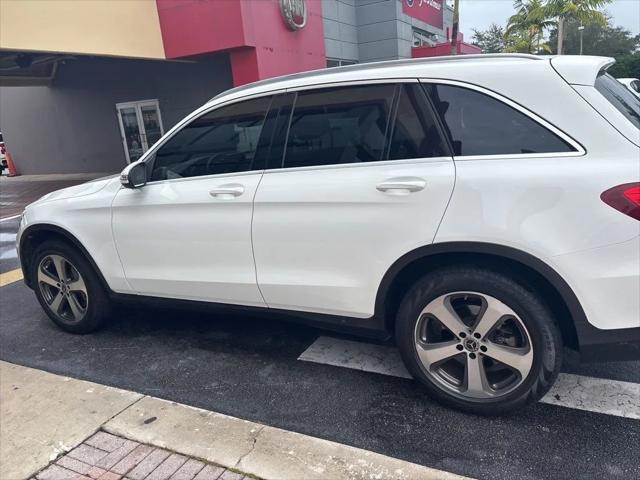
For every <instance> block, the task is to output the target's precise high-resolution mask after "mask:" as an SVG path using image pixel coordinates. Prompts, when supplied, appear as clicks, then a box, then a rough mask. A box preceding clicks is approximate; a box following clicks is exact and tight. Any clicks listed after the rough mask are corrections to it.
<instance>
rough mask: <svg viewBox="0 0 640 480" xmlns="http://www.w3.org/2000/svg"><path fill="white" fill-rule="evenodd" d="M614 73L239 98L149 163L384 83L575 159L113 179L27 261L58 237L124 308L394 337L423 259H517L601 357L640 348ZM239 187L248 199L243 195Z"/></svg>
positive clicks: (35, 208)
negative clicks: (207, 311)
mask: <svg viewBox="0 0 640 480" xmlns="http://www.w3.org/2000/svg"><path fill="white" fill-rule="evenodd" d="M611 62H612V61H611V60H610V59H604V58H599V57H587V56H583V57H579V58H578V57H551V58H541V57H531V56H523V55H520V56H519V55H513V56H503V55H497V56H492V55H482V56H466V57H465V58H442V59H433V60H417V61H400V62H384V63H380V64H371V65H366V66H356V67H345V68H340V69H330V70H326V71H319V72H310V73H307V74H298V75H292V76H288V77H283V78H281V79H274V80H268V81H264V82H258V83H256V84H254V85H249V86H246V87H241V88H237V89H232V90H230V91H228V92H226V93H224V94H222V95H219V96H218V97H215V98H214V99H212V100H211V101H210V102H208V103H207V104H205V105H204V106H202V107H201V108H200V109H198V110H197V111H195V112H194V113H193V114H191V115H190V116H189V117H187V118H186V119H184V120H183V121H182V122H180V123H178V124H177V125H176V126H174V127H173V128H172V129H171V130H170V131H169V132H168V133H167V134H166V135H165V136H164V137H163V139H162V140H160V141H159V142H158V143H157V144H156V145H155V146H154V147H152V148H151V149H150V150H149V151H148V152H147V153H146V155H145V156H144V157H143V158H142V159H141V160H140V161H139V162H145V161H146V160H147V159H150V158H152V157H153V155H154V152H155V151H156V150H157V149H158V148H159V146H161V145H162V144H163V142H165V141H166V139H167V138H171V137H172V135H174V133H176V132H178V131H179V130H180V129H181V128H183V126H184V125H186V124H187V123H188V122H190V121H191V120H192V119H194V118H197V117H198V116H200V115H201V114H202V113H204V112H207V111H210V110H212V109H216V108H218V107H220V106H222V105H226V104H229V103H230V102H234V101H237V100H239V99H243V100H244V99H247V98H251V97H255V96H261V95H265V94H273V93H276V92H285V91H287V92H290V91H297V90H300V89H309V88H311V87H315V88H325V87H327V86H330V85H344V84H360V83H375V82H378V83H382V82H387V83H389V82H391V83H394V82H410V83H416V82H421V83H429V82H435V83H440V84H453V85H463V86H465V87H466V88H469V89H472V90H476V91H480V92H482V93H484V94H486V95H489V96H492V97H494V98H497V99H499V100H500V101H501V102H504V103H506V104H507V105H510V106H512V107H513V108H515V109H517V110H518V111H521V112H524V113H526V115H527V116H529V117H530V118H532V119H533V120H534V121H536V122H538V123H539V124H540V125H542V126H543V127H545V128H546V129H548V130H549V131H551V132H553V133H555V134H556V135H558V136H559V137H560V138H562V139H563V140H565V141H566V142H567V143H568V144H570V145H572V146H573V147H574V149H575V150H574V151H572V152H563V153H558V154H556V153H546V154H537V153H521V154H517V155H513V154H509V155H481V156H454V157H451V156H444V157H439V158H426V159H410V160H387V161H380V162H372V163H351V164H339V165H324V166H312V167H296V168H279V169H271V170H269V169H262V170H258V171H250V172H241V173H233V174H220V175H210V176H200V177H191V178H178V179H169V180H159V181H151V182H149V183H147V184H146V185H145V186H143V187H141V188H124V187H123V186H122V185H121V183H120V180H119V179H118V178H110V179H104V180H100V181H94V182H91V183H87V184H83V185H79V186H75V187H71V188H67V189H64V190H61V191H58V192H54V193H52V194H49V195H47V196H45V197H43V198H42V199H40V200H39V201H37V202H35V203H34V204H31V205H30V206H28V207H27V208H26V210H25V212H24V215H23V218H22V224H21V231H20V234H19V238H18V243H19V245H21V248H20V250H21V257H24V255H25V253H24V252H25V251H24V248H25V247H24V243H22V244H21V238H24V237H25V232H30V231H36V230H37V228H38V227H40V228H46V227H47V226H53V227H55V229H56V231H58V232H66V233H64V234H65V235H69V236H71V237H73V238H74V239H75V241H76V242H77V244H78V245H80V246H81V247H82V248H83V250H84V251H86V253H87V255H88V256H90V258H91V259H92V261H93V263H94V264H95V266H96V267H97V269H98V270H99V272H100V273H101V275H102V277H103V278H104V280H105V282H106V284H107V285H108V288H109V289H110V290H111V292H112V293H114V294H116V295H117V294H126V295H134V296H137V295H139V296H150V297H165V298H173V299H182V300H194V301H204V302H215V303H222V304H233V305H243V306H251V307H262V308H265V309H278V310H288V311H296V312H306V313H311V314H313V315H316V316H317V318H318V319H319V320H323V319H324V318H327V319H329V318H331V319H332V320H331V322H332V323H335V322H336V321H337V322H338V323H340V320H335V317H344V319H345V320H344V322H343V323H345V324H347V325H348V324H350V322H351V323H353V324H354V325H357V326H358V327H363V328H367V327H370V328H371V329H374V328H377V327H379V326H380V325H383V324H384V321H383V320H381V316H382V315H383V314H384V312H382V311H381V308H382V310H384V308H383V307H381V305H383V304H384V299H381V295H382V294H383V293H384V289H385V287H386V286H388V283H389V282H391V281H392V278H393V273H394V272H395V271H396V270H397V269H398V268H400V267H401V266H402V265H405V264H406V263H407V262H408V261H410V260H411V259H412V258H414V257H416V258H417V257H419V256H420V255H421V254H423V253H424V254H425V255H426V254H428V253H429V254H430V252H440V253H442V252H449V253H452V254H465V252H466V253H470V254H474V255H476V254H477V255H490V256H492V258H493V257H501V256H502V255H504V258H508V259H509V261H517V262H522V263H523V264H527V265H529V266H533V265H534V264H535V265H536V267H535V269H537V271H538V273H539V274H540V275H541V276H542V277H545V278H547V280H549V281H550V282H552V283H553V284H554V286H555V287H556V288H557V290H558V292H559V294H560V295H561V296H562V297H563V298H564V300H565V303H566V305H567V309H568V310H569V312H570V314H571V315H570V316H571V317H572V318H566V319H564V320H565V321H566V322H570V323H571V324H572V325H571V326H570V327H569V326H567V330H571V329H575V332H577V333H576V334H577V337H578V345H574V347H577V348H579V349H580V350H581V351H583V353H584V352H586V351H587V350H588V348H589V347H591V346H593V347H594V348H595V347H600V346H601V345H604V344H607V343H609V342H610V341H613V340H614V339H617V340H616V342H617V343H620V342H618V340H619V337H618V336H616V335H615V334H616V331H619V332H623V331H624V332H630V335H631V337H630V338H632V339H635V340H637V339H639V338H640V335H639V333H638V332H640V294H639V292H640V222H639V221H638V220H636V219H634V218H632V217H630V216H628V215H625V214H623V213H621V212H619V211H617V210H615V209H614V208H612V207H611V206H609V205H607V204H606V203H604V202H603V200H601V198H600V197H601V194H602V193H603V192H605V191H607V190H608V189H610V188H612V187H615V186H617V185H621V184H627V183H632V182H639V181H640V146H639V145H640V138H639V137H640V135H639V133H638V130H637V128H635V127H634V125H632V124H631V122H630V121H629V120H628V119H626V118H625V117H624V116H623V115H622V114H621V113H620V112H619V111H618V110H617V109H616V108H615V107H614V106H613V105H612V104H611V103H609V102H608V101H607V100H606V99H605V98H604V97H603V96H602V95H600V93H599V92H598V91H597V90H596V89H595V88H594V83H595V81H596V76H597V75H598V74H599V72H600V71H601V70H602V69H603V68H605V67H606V66H607V65H609V64H610V63H611ZM130 167H131V166H130ZM130 167H129V169H130ZM407 179H408V180H407ZM416 179H417V180H418V181H420V180H421V179H422V180H423V181H424V188H421V189H419V191H415V192H413V193H410V192H409V191H408V190H405V189H403V188H404V187H402V185H401V186H400V187H399V188H397V189H393V188H392V189H391V190H387V191H386V192H385V191H380V188H377V187H380V185H381V184H384V183H385V182H387V183H388V182H391V183H393V182H397V181H400V182H401V183H402V182H403V181H409V183H411V182H415V181H416ZM238 186H240V187H241V188H242V190H243V194H241V195H239V196H234V195H235V193H233V192H234V188H239V187H238ZM215 191H218V192H222V193H218V194H216V195H217V196H212V195H214V193H212V194H210V192H215ZM225 192H231V193H225ZM34 228H35V229H36V230H31V229H34ZM23 265H24V258H23ZM325 316H326V317H325ZM578 317H580V318H578ZM368 322H369V323H370V325H368ZM608 334H611V335H608ZM622 343H624V341H622ZM636 348H637V347H636Z"/></svg>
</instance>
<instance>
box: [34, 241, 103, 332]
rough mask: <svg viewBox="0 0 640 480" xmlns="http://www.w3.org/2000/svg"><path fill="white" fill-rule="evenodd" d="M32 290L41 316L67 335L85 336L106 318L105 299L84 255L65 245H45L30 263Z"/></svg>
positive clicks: (51, 242) (53, 242) (57, 242)
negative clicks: (39, 306)
mask: <svg viewBox="0 0 640 480" xmlns="http://www.w3.org/2000/svg"><path fill="white" fill-rule="evenodd" d="M31 268H32V269H33V271H32V273H31V275H32V276H31V278H33V279H34V290H35V293H36V297H37V298H38V301H39V302H40V305H41V306H42V308H43V309H44V311H45V313H46V314H47V315H48V316H49V318H50V319H51V320H53V322H54V323H55V324H56V325H58V326H59V327H60V328H62V329H63V330H65V331H67V332H71V333H89V332H92V331H94V330H96V329H98V328H99V327H101V326H102V325H103V323H104V322H105V320H106V318H107V317H108V315H109V299H108V296H107V293H106V291H105V289H104V287H103V286H102V284H101V282H100V280H99V278H98V276H97V274H96V272H95V271H94V269H93V268H92V267H91V265H90V264H89V262H88V261H87V260H86V259H85V258H84V256H83V255H82V254H81V253H80V252H78V251H77V250H76V249H75V248H73V247H72V246H70V245H68V244H67V243H64V242H60V241H50V242H45V243H43V244H42V245H40V246H39V247H38V248H37V250H36V251H35V254H34V257H33V260H32V262H31Z"/></svg>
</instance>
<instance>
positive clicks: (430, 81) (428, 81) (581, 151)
mask: <svg viewBox="0 0 640 480" xmlns="http://www.w3.org/2000/svg"><path fill="white" fill-rule="evenodd" d="M419 81H420V84H422V85H423V86H427V85H438V84H440V85H452V86H456V87H462V88H467V89H469V90H473V91H476V92H479V93H482V94H484V95H487V96H489V97H491V98H493V99H495V100H497V101H499V102H501V103H503V104H505V105H507V106H509V107H511V108H513V109H514V110H516V111H518V112H520V113H522V114H523V115H525V116H526V117H528V118H529V119H530V120H532V121H533V122H535V123H537V124H538V125H539V126H541V127H543V128H545V129H546V130H548V131H550V132H551V133H553V134H554V135H556V136H558V137H560V138H561V139H562V140H564V141H565V142H567V143H568V144H569V145H571V146H572V147H573V148H574V149H575V152H547V153H513V154H502V153H500V154H494V155H455V151H454V150H453V146H450V148H451V153H452V154H453V158H454V160H489V159H495V160H500V159H507V158H514V157H516V158H545V157H581V156H583V155H585V154H586V153H587V151H586V150H585V148H584V147H583V146H582V145H581V144H580V143H578V142H577V141H576V140H574V139H573V138H572V137H570V136H569V135H567V134H566V133H564V132H563V131H562V130H560V129H559V128H557V127H556V126H555V125H553V124H551V123H550V122H548V121H546V120H545V119H544V118H542V117H540V116H539V115H537V114H535V113H533V112H532V111H530V110H528V109H526V108H525V107H523V106H522V105H520V104H519V103H516V102H514V101H513V100H510V99H508V98H507V97H504V96H502V95H500V94H498V93H496V92H494V91H493V90H489V89H488V88H484V87H480V86H478V85H475V84H472V83H467V82H460V81H457V80H443V79H437V78H420V79H419ZM425 94H426V92H425ZM427 97H430V96H429V95H428V94H427ZM429 104H430V105H431V107H432V108H434V107H433V100H432V99H431V98H429ZM436 119H437V120H438V123H439V124H440V126H441V128H442V129H443V133H444V132H446V127H445V126H444V125H442V121H441V120H440V118H439V115H436ZM445 136H446V137H447V143H448V144H449V142H450V140H449V135H445Z"/></svg>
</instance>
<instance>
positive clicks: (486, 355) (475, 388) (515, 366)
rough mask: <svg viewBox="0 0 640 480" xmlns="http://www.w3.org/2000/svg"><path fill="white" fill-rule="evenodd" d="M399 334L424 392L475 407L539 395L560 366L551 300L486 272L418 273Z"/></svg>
mask: <svg viewBox="0 0 640 480" xmlns="http://www.w3.org/2000/svg"><path fill="white" fill-rule="evenodd" d="M396 336H397V342H398V345H399V347H400V350H401V354H402V358H403V360H404V362H405V364H406V366H407V368H408V369H409V371H410V372H411V373H412V375H413V376H414V377H415V378H416V379H418V380H419V381H420V382H421V383H422V384H423V385H424V386H425V387H426V388H427V391H428V393H429V394H430V395H431V396H432V397H434V398H435V399H437V400H439V401H440V402H442V403H445V404H447V405H450V406H453V407H455V408H458V409H462V410H465V411H470V412H473V413H480V414H497V413H502V412H505V411H507V410H512V409H515V408H518V407H520V406H522V405H524V404H526V403H528V402H533V401H536V400H538V399H540V398H541V397H542V396H543V395H544V394H545V393H546V392H547V391H548V390H549V388H550V387H551V385H552V384H553V382H554V381H555V379H556V377H557V375H558V372H559V369H560V362H561V351H562V342H561V338H560V334H559V331H558V328H557V326H556V324H555V322H554V320H553V317H552V314H551V312H550V310H549V309H548V307H547V306H546V305H545V304H544V302H543V301H542V300H541V299H540V298H538V296H537V295H536V294H535V293H534V292H533V291H531V290H529V289H527V288H526V287H525V286H524V285H522V284H520V283H518V282H516V281H514V280H513V279H511V278H509V277H507V276H505V275H503V274H500V273H495V272H491V271H485V270H481V269H476V268H471V267H469V268H449V269H442V270H438V271H435V272H433V273H431V274H429V275H428V276H425V277H424V278H422V279H421V280H420V281H418V282H417V283H416V284H415V285H414V286H413V287H412V288H411V289H410V291H409V292H408V293H407V295H406V296H405V298H404V300H403V301H402V303H401V305H400V309H399V311H398V317H397V322H396Z"/></svg>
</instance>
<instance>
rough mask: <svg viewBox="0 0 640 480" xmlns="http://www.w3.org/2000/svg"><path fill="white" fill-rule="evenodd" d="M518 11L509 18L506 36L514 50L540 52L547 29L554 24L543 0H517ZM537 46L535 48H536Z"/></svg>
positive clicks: (516, 8)
mask: <svg viewBox="0 0 640 480" xmlns="http://www.w3.org/2000/svg"><path fill="white" fill-rule="evenodd" d="M513 8H514V9H515V10H516V13H515V14H514V15H512V16H511V17H510V18H509V23H508V24H507V29H506V31H505V37H506V39H507V43H510V44H511V45H510V46H509V47H508V50H509V49H513V50H512V51H524V52H526V53H539V52H540V42H541V41H542V39H543V38H544V31H545V29H547V28H549V27H550V26H552V25H553V22H552V21H551V20H550V19H549V11H548V8H547V4H545V3H543V0H515V2H513ZM534 47H535V50H534Z"/></svg>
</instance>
